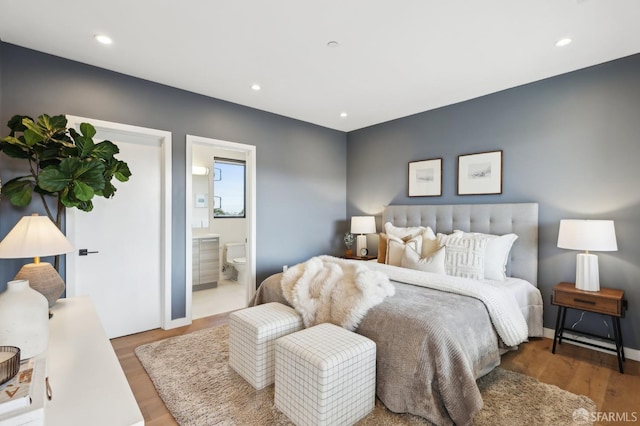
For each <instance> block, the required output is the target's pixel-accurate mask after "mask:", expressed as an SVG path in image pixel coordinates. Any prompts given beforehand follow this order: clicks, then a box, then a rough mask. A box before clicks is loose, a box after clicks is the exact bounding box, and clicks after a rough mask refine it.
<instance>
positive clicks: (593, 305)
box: [551, 283, 627, 373]
mask: <svg viewBox="0 0 640 426" xmlns="http://www.w3.org/2000/svg"><path fill="white" fill-rule="evenodd" d="M551 303H553V304H554V305H558V314H557V316H556V330H555V333H554V335H553V349H552V350H551V352H552V353H554V354H555V353H556V342H558V343H560V344H562V339H563V338H564V339H565V340H569V341H571V342H578V343H581V344H583V345H587V346H593V347H596V348H599V349H604V350H607V351H612V352H615V353H616V355H617V357H618V368H619V370H620V373H624V370H623V367H622V362H623V361H624V360H625V358H624V346H623V344H622V332H621V331H620V318H621V317H624V313H625V311H626V309H627V301H626V300H624V291H623V290H616V289H613V288H601V289H600V291H584V290H578V289H577V288H576V287H575V285H574V284H573V283H560V284H557V285H556V286H555V287H554V288H553V299H552V301H551ZM567 309H578V310H581V311H587V312H595V313H598V314H604V315H609V316H610V317H611V321H612V324H613V335H614V338H613V339H612V338H610V337H607V336H602V335H598V334H592V333H587V332H584V331H579V330H575V329H572V328H566V327H565V320H566V316H567ZM565 330H566V331H570V332H571V333H575V334H580V335H584V336H589V337H595V338H598V339H602V340H607V341H610V342H613V343H615V345H616V349H615V350H614V349H611V348H607V347H605V346H601V345H596V344H593V343H587V342H583V341H580V340H576V339H571V338H569V337H564V336H563V332H564V331H565Z"/></svg>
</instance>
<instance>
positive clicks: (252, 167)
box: [185, 135, 257, 320]
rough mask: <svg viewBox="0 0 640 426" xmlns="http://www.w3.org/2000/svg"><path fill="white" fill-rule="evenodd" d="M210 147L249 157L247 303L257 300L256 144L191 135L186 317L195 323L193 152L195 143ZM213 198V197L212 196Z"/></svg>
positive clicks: (187, 199) (189, 138)
mask: <svg viewBox="0 0 640 426" xmlns="http://www.w3.org/2000/svg"><path fill="white" fill-rule="evenodd" d="M194 143H200V144H208V145H215V146H216V147H219V148H223V149H229V150H235V151H241V152H244V153H245V154H246V166H247V182H246V184H247V205H246V206H245V208H246V218H247V229H246V235H247V264H248V265H249V282H248V283H247V285H248V286H249V287H248V288H247V290H248V291H247V292H246V295H247V300H246V303H247V304H248V303H249V301H250V300H251V299H252V298H253V295H254V294H255V292H256V216H257V214H256V162H257V160H256V147H255V146H254V145H247V144H242V143H237V142H229V141H223V140H219V139H211V138H205V137H201V136H194V135H187V138H186V165H185V166H186V169H185V170H187V171H188V173H187V176H186V179H185V181H186V185H185V191H186V192H185V194H187V195H186V197H185V199H186V202H185V210H186V216H185V217H186V221H185V222H186V227H185V235H186V239H185V241H186V256H185V257H186V261H185V272H186V273H185V287H186V288H185V292H186V295H187V297H186V299H185V300H186V303H187V309H186V314H187V318H188V319H189V320H191V304H192V288H191V280H192V278H193V277H192V270H191V267H190V265H191V262H192V255H193V253H192V246H191V239H192V237H193V234H192V230H191V217H192V214H193V207H192V205H191V196H190V194H191V191H192V179H191V173H190V171H191V168H192V165H193V164H192V162H193V158H192V153H193V144H194ZM211 199H213V197H211Z"/></svg>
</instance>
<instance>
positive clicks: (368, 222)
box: [351, 216, 376, 234]
mask: <svg viewBox="0 0 640 426" xmlns="http://www.w3.org/2000/svg"><path fill="white" fill-rule="evenodd" d="M351 233H352V234H375V233H376V220H375V218H374V217H373V216H352V217H351Z"/></svg>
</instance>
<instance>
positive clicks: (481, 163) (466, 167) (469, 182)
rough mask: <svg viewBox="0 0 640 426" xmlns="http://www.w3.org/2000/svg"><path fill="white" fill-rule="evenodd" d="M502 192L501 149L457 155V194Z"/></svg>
mask: <svg viewBox="0 0 640 426" xmlns="http://www.w3.org/2000/svg"><path fill="white" fill-rule="evenodd" d="M484 194H502V150H499V151H490V152H479V153H476V154H464V155H459V156H458V195H484Z"/></svg>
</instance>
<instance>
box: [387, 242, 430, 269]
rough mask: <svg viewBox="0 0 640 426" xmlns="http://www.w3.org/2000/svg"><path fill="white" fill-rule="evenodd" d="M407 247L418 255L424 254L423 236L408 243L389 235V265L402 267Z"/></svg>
mask: <svg viewBox="0 0 640 426" xmlns="http://www.w3.org/2000/svg"><path fill="white" fill-rule="evenodd" d="M405 246H409V247H411V248H412V249H413V250H415V251H416V253H421V252H422V235H418V236H416V237H413V238H411V239H407V240H406V241H405V240H403V239H400V238H398V237H396V236H394V235H389V234H387V259H386V262H385V263H386V264H387V265H393V266H400V263H401V262H402V254H403V253H404V248H405Z"/></svg>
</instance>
